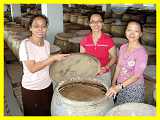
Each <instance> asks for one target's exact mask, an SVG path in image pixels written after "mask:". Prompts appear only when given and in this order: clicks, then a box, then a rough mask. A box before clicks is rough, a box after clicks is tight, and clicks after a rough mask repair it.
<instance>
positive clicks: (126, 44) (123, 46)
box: [120, 43, 128, 49]
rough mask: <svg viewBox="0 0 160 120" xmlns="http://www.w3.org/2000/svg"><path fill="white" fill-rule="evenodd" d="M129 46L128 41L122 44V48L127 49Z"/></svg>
mask: <svg viewBox="0 0 160 120" xmlns="http://www.w3.org/2000/svg"><path fill="white" fill-rule="evenodd" d="M127 46H128V43H124V44H122V45H121V46H120V49H125V48H126V47H127Z"/></svg>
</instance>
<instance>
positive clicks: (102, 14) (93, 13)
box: [88, 12, 104, 21]
mask: <svg viewBox="0 0 160 120" xmlns="http://www.w3.org/2000/svg"><path fill="white" fill-rule="evenodd" d="M95 14H96V15H100V16H101V18H102V21H104V12H92V13H90V14H89V16H88V19H89V21H90V19H91V16H92V15H95Z"/></svg>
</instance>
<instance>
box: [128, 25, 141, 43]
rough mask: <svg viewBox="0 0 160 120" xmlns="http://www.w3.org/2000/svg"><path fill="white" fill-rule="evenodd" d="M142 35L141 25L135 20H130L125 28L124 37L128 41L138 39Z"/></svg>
mask: <svg viewBox="0 0 160 120" xmlns="http://www.w3.org/2000/svg"><path fill="white" fill-rule="evenodd" d="M141 36H142V31H141V27H140V25H139V24H138V23H136V22H130V23H129V24H128V26H127V29H126V37H127V39H128V41H129V42H133V41H136V42H138V41H139V38H140V37H141Z"/></svg>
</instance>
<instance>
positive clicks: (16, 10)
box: [10, 4, 21, 20]
mask: <svg viewBox="0 0 160 120" xmlns="http://www.w3.org/2000/svg"><path fill="white" fill-rule="evenodd" d="M10 7H11V16H12V20H14V18H15V17H20V16H21V6H20V4H11V5H10Z"/></svg>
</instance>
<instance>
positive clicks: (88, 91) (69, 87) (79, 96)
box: [59, 82, 106, 101]
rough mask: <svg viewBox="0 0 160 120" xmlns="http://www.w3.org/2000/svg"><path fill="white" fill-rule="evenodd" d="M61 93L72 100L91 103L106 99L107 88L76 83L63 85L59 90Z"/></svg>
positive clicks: (92, 84)
mask: <svg viewBox="0 0 160 120" xmlns="http://www.w3.org/2000/svg"><path fill="white" fill-rule="evenodd" d="M59 92H60V94H61V95H63V96H64V97H66V98H68V99H71V100H77V101H91V100H95V99H97V98H102V97H104V95H105V93H106V88H105V87H104V86H103V85H99V84H94V83H85V82H74V83H69V84H66V85H63V86H62V87H60V88H59Z"/></svg>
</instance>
